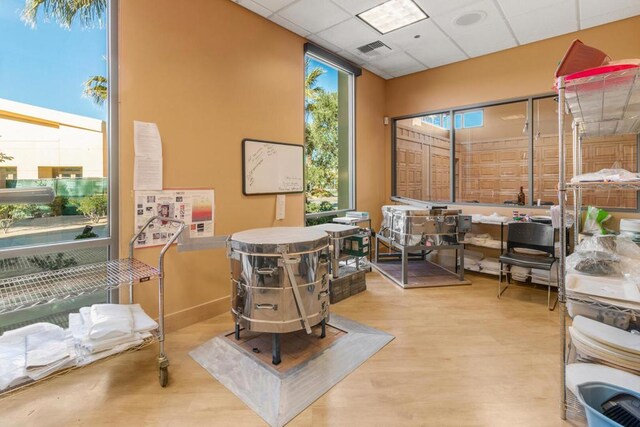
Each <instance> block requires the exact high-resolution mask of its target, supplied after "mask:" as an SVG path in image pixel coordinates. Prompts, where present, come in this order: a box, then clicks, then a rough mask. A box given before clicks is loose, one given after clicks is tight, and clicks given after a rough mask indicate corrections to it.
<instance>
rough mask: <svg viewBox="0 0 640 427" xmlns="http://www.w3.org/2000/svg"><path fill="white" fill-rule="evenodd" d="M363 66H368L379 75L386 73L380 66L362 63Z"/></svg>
mask: <svg viewBox="0 0 640 427" xmlns="http://www.w3.org/2000/svg"><path fill="white" fill-rule="evenodd" d="M362 68H366V69H367V70H369V71H371V72H372V73H373V74H376V75H378V76H382V75H383V74H386V73H385V72H384V71H382V70H381V69H379V68H378V67H374V66H373V65H371V64H362Z"/></svg>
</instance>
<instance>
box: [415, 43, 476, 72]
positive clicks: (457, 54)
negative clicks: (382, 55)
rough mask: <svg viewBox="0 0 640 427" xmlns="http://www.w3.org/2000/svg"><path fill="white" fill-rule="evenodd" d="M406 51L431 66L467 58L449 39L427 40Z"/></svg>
mask: <svg viewBox="0 0 640 427" xmlns="http://www.w3.org/2000/svg"><path fill="white" fill-rule="evenodd" d="M406 52H407V53H408V54H409V55H411V56H413V57H414V58H416V59H417V60H418V61H420V62H422V63H423V64H424V65H427V66H428V67H429V68H435V67H439V66H441V65H446V64H451V63H452V62H458V61H464V60H465V59H467V56H466V55H465V54H464V53H463V52H462V51H461V50H460V49H458V47H457V46H456V45H455V44H453V43H452V42H451V41H450V40H448V39H447V40H446V41H441V42H438V43H431V42H429V41H426V42H425V43H424V44H421V45H414V46H412V47H410V48H409V49H407V50H406Z"/></svg>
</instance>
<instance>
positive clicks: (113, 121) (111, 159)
mask: <svg viewBox="0 0 640 427" xmlns="http://www.w3.org/2000/svg"><path fill="white" fill-rule="evenodd" d="M118 2H119V0H108V1H107V10H106V12H105V15H106V18H107V19H106V36H107V40H106V41H107V49H106V51H107V54H106V60H107V79H108V82H109V84H108V87H107V99H108V101H107V119H106V129H107V153H108V154H107V156H108V157H107V162H108V168H107V174H108V176H107V183H108V213H107V215H108V221H107V237H99V238H94V239H83V240H71V241H62V242H55V243H45V244H39V245H25V246H16V247H8V248H0V259H6V258H13V257H20V256H32V255H41V254H47V253H52V252H65V251H68V250H73V249H89V248H97V247H106V248H107V254H108V259H116V258H118V257H119V242H120V239H119V230H120V228H119V215H118V213H119V206H120V205H119V175H118V173H119V166H118V158H119V157H118V153H119V151H118V143H119V140H118V127H119V125H118V105H119V100H118V90H117V88H118ZM109 295H110V298H109V300H110V301H111V300H117V290H116V291H110V292H109Z"/></svg>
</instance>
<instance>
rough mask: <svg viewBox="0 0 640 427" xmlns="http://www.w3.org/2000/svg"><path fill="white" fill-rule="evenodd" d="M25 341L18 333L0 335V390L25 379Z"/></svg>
mask: <svg viewBox="0 0 640 427" xmlns="http://www.w3.org/2000/svg"><path fill="white" fill-rule="evenodd" d="M5 334H6V333H5ZM25 342H26V339H25V337H23V336H20V335H15V336H11V335H10V336H6V335H4V336H2V337H0V390H4V389H6V388H8V387H11V386H14V385H17V384H18V383H19V382H21V381H24V380H27V376H26V373H25V363H26V362H25V349H26V344H25Z"/></svg>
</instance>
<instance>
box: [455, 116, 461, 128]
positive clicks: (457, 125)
mask: <svg viewBox="0 0 640 427" xmlns="http://www.w3.org/2000/svg"><path fill="white" fill-rule="evenodd" d="M454 117H455V122H456V129H462V114H456V115H455V116H454Z"/></svg>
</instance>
